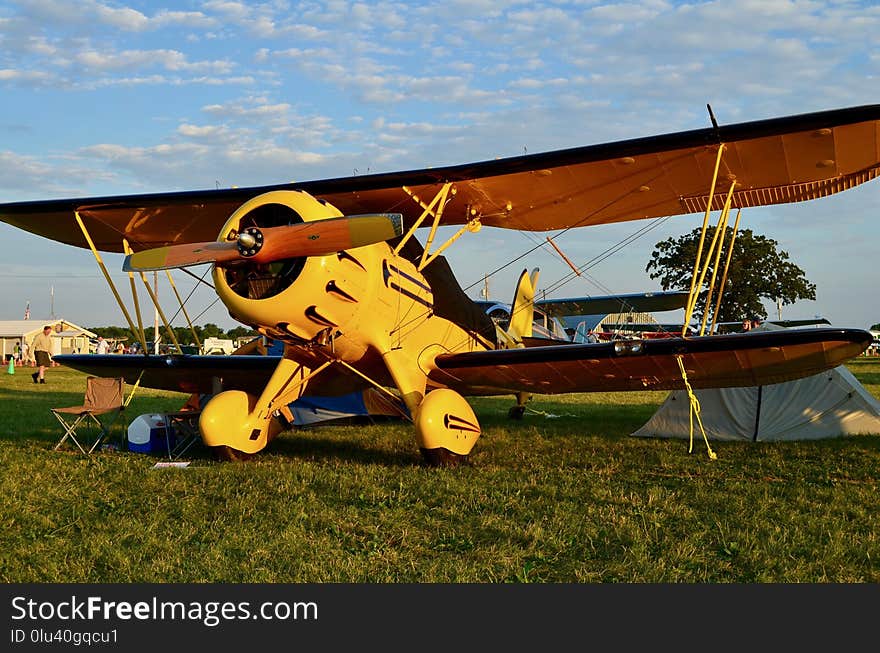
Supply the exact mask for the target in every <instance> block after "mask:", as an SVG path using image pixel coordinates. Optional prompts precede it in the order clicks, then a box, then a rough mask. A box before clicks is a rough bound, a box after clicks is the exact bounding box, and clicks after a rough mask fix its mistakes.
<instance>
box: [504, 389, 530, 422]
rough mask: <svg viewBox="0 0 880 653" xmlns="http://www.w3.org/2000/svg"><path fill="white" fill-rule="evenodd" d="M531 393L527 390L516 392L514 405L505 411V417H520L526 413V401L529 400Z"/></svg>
mask: <svg viewBox="0 0 880 653" xmlns="http://www.w3.org/2000/svg"><path fill="white" fill-rule="evenodd" d="M531 399H532V395H530V394H529V393H528V392H517V393H516V406H511V407H510V410H508V411H507V417H508V418H509V419H517V420H519V419H522V418H523V415H525V413H526V402H527V401H531Z"/></svg>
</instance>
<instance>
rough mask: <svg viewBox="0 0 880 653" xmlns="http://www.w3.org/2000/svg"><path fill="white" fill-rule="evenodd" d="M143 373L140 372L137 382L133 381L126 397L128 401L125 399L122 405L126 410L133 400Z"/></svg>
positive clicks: (142, 371)
mask: <svg viewBox="0 0 880 653" xmlns="http://www.w3.org/2000/svg"><path fill="white" fill-rule="evenodd" d="M145 371H146V370H141V373H140V374H139V375H138V378H137V381H135V382H134V385H133V386H132V387H131V392H130V393H129V395H128V399H126V400H125V403H123V404H122V407H123V408H128V404H130V403H131V400H132V399H134V393H135V390H137V389H138V386H139V385H140V384H141V378H143V376H144V372H145Z"/></svg>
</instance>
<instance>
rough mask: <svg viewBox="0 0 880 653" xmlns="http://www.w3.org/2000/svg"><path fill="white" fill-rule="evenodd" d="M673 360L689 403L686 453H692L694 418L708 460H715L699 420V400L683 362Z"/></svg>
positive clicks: (678, 359)
mask: <svg viewBox="0 0 880 653" xmlns="http://www.w3.org/2000/svg"><path fill="white" fill-rule="evenodd" d="M675 360H677V361H678V369H680V370H681V378H682V380H683V381H684V387H685V388H686V389H687V393H688V398H689V399H690V402H691V412H690V445H689V446H688V453H693V451H694V416H696V418H697V424H699V426H700V433H702V434H703V442H705V443H706V451H707V452H708V453H709V460H717V458H718V456H717V455H716V454H715V452H714V451H712V447H711V446H709V438H708V437H706V431H705V430H704V429H703V420H702V419H700V400H699V399H697V395H695V394H694V390H693V388H691V384H690V383H689V382H688V376H687V372H685V370H684V362H683V361H682V357H681V356H676V357H675Z"/></svg>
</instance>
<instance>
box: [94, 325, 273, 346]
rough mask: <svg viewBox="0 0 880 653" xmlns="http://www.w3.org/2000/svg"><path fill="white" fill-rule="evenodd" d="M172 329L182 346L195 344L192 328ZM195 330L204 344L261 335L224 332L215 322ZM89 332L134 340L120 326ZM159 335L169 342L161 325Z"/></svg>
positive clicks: (240, 328)
mask: <svg viewBox="0 0 880 653" xmlns="http://www.w3.org/2000/svg"><path fill="white" fill-rule="evenodd" d="M171 329H172V330H173V331H174V336H175V337H176V338H177V341H178V342H179V343H180V344H182V345H183V344H186V345H190V344H195V343H194V342H193V334H192V331H190V328H189V327H187V326H173V327H171ZM193 330H194V331H195V332H196V335H197V336H198V338H199V341H200V342H204V340H205V338H229V339H230V340H235V339H236V338H243V337H245V336H254V337H256V336H258V335H259V334H258V333H257V332H256V331H254V330H253V329H251V328H250V327H246V326H237V327H233V328H232V329H230V330H229V331H224V330H223V329H222V328H220V327H219V326H217V325H216V324H214V323H213V322H208V323H207V324H205V325H204V326H198V325H195V326H194V327H193ZM89 331H94V332H95V333H96V334H97V335H99V336H104V337H105V338H109V339H112V340H118V339H120V338H124V339H126V340H128V341H129V342H130V341H131V340H132V334H131V331H130V330H129V329H128V328H127V327H120V326H106V327H89ZM159 333H160V334H161V336H162V341H163V342H167V341H168V333H167V332H166V331H165V328H164V327H163V326H162V325H159ZM152 334H153V329H152V327H150V328H148V329H147V339H148V340H152V338H153V335H152Z"/></svg>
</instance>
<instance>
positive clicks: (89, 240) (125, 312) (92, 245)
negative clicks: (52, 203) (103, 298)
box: [73, 211, 138, 335]
mask: <svg viewBox="0 0 880 653" xmlns="http://www.w3.org/2000/svg"><path fill="white" fill-rule="evenodd" d="M73 215H74V217H75V218H76V222H77V224H79V228H80V230H81V231H82V232H83V236H85V238H86V242H87V243H88V244H89V248H90V249H91V250H92V254H94V256H95V260H96V261H97V262H98V267H100V268H101V272H103V273H104V278H105V279H106V280H107V285H109V286H110V290H111V291H112V292H113V296H114V297H116V303H117V304H119V308H120V309H121V310H122V313H123V315H125V319H126V321H127V322H128V328H129V329H131V332H132V334H134V335H137V333H138V332H137V330H136V329H135V328H134V322H132V321H131V315H129V314H128V310H127V309H126V308H125V304H124V303H123V302H122V298H121V297H120V296H119V293H118V292H117V291H116V286H115V285H114V283H113V279H111V278H110V273H109V272H107V267H106V266H105V265H104V261H103V259H102V258H101V255H100V254H99V253H98V249H97V248H96V247H95V243H94V242H92V237H91V236H90V235H89V231H88V229H86V226H85V224H83V221H82V218H81V217H80V216H79V211H74V212H73Z"/></svg>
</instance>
